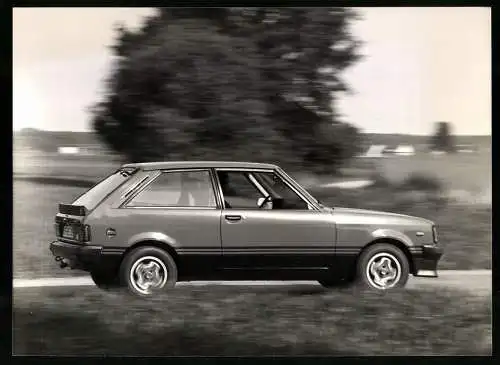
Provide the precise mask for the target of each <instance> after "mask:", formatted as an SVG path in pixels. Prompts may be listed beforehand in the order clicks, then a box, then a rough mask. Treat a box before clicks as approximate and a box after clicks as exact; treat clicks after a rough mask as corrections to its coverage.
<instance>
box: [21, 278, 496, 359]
mask: <svg viewBox="0 0 500 365" xmlns="http://www.w3.org/2000/svg"><path fill="white" fill-rule="evenodd" d="M13 307H14V309H13V325H14V332H13V336H14V346H13V349H14V354H16V355H21V354H23V355H24V354H46V355H49V354H50V355H137V356H144V355H151V356H162V355H172V356H179V355H183V356H189V355H192V356H211V355H213V356H232V355H234V356H255V355H257V356H261V355H289V356H297V355H489V354H490V353H491V328H492V327H491V305H490V302H489V301H488V300H487V299H486V298H483V297H476V296H465V295H464V294H463V293H460V292H455V291H444V290H439V291H433V290H424V291H422V290H419V291H416V290H413V291H412V290H405V291H396V292H392V293H385V294H379V293H372V292H359V291H356V290H353V289H351V290H341V291H326V290H323V289H322V288H311V287H278V288H269V287H261V288H255V287H250V288H248V287H246V288H245V287H231V288H230V289H229V288H227V287H217V286H213V287H191V288H188V287H180V288H176V289H174V290H173V291H171V292H169V293H168V294H165V295H163V296H161V297H158V298H156V299H155V300H150V301H144V300H140V299H136V298H130V297H127V298H126V299H125V298H123V296H122V295H121V294H108V293H103V292H100V291H99V290H98V289H96V288H78V289H66V290H63V289H61V288H54V289H29V290H27V289H22V290H16V291H15V293H14V305H13Z"/></svg>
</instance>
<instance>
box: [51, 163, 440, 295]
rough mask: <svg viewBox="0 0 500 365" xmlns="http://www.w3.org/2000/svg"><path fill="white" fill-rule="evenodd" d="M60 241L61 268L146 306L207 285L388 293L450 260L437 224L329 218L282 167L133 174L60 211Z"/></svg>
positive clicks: (364, 213)
mask: <svg viewBox="0 0 500 365" xmlns="http://www.w3.org/2000/svg"><path fill="white" fill-rule="evenodd" d="M55 232H56V240H55V241H54V242H52V243H50V250H51V252H52V254H53V255H54V257H55V260H56V261H57V262H58V263H59V265H60V266H61V267H62V268H64V267H67V266H69V267H71V268H73V269H79V270H84V271H88V272H90V275H91V277H92V279H93V281H94V283H95V284H96V285H97V286H98V287H99V288H101V289H104V290H111V289H118V288H125V289H128V291H129V292H130V293H132V294H135V295H138V296H143V297H149V296H153V295H155V294H156V293H158V292H160V291H162V290H165V289H166V288H169V287H173V286H174V285H175V283H176V282H177V281H196V280H317V281H319V283H320V284H321V285H323V286H324V287H334V286H338V285H345V284H350V283H356V284H360V285H362V286H365V287H368V288H373V289H377V290H387V289H391V288H396V287H403V286H404V285H405V284H406V282H407V280H408V277H409V275H410V274H411V275H415V276H430V277H437V276H438V274H437V265H438V261H439V259H440V258H441V256H442V253H443V252H442V248H441V246H439V245H438V237H437V232H436V226H435V225H434V223H433V222H431V221H428V220H426V219H422V218H417V217H411V216H405V215H399V214H393V213H385V212H377V211H369V210H359V209H349V208H340V207H326V206H324V205H323V204H321V203H320V202H319V201H318V200H317V199H315V198H314V197H313V196H311V195H310V194H309V193H308V192H307V191H306V190H305V189H304V188H303V187H301V186H300V185H299V184H298V183H297V182H296V181H295V180H294V179H293V178H291V177H290V176H289V175H288V174H286V173H285V172H284V171H283V170H282V169H281V168H279V167H278V166H276V165H271V164H262V163H251V162H210V161H203V162H201V161H198V162H197V161H182V162H155V163H136V164H127V165H123V166H122V167H121V168H120V169H118V170H117V171H115V172H114V173H113V174H111V175H110V176H108V177H107V178H105V179H104V180H102V181H101V182H99V183H98V184H97V185H95V186H94V187H92V188H91V189H90V190H88V191H87V192H86V193H84V194H83V195H82V196H80V197H79V198H77V199H76V200H75V201H74V202H73V203H72V204H59V212H58V213H57V215H56V217H55Z"/></svg>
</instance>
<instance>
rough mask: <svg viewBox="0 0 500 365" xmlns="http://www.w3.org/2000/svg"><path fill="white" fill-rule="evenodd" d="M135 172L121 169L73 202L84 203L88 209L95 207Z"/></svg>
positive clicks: (76, 203) (75, 203) (74, 203)
mask: <svg viewBox="0 0 500 365" xmlns="http://www.w3.org/2000/svg"><path fill="white" fill-rule="evenodd" d="M133 173H134V171H130V170H119V171H117V172H115V173H114V174H112V175H110V176H108V177H107V178H105V179H104V180H102V181H101V182H99V183H98V184H97V185H95V186H94V187H92V188H91V189H90V190H88V191H87V192H86V193H84V194H83V195H81V196H80V197H79V198H78V199H76V200H75V201H74V202H73V203H72V204H73V205H83V206H84V207H85V208H87V209H88V210H92V209H94V208H95V207H96V206H97V205H98V204H99V203H100V202H102V201H103V200H104V199H105V198H106V197H107V196H108V195H109V194H111V193H112V192H113V191H115V190H116V189H117V188H118V187H120V186H121V185H122V184H123V183H124V182H125V181H127V180H128V179H129V178H130V176H131V175H133Z"/></svg>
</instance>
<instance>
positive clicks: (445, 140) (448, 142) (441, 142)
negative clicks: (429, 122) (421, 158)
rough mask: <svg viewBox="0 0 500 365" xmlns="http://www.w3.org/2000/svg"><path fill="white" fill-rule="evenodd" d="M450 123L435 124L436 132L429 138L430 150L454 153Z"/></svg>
mask: <svg viewBox="0 0 500 365" xmlns="http://www.w3.org/2000/svg"><path fill="white" fill-rule="evenodd" d="M450 130H451V127H450V123H448V122H438V123H436V132H435V134H434V135H433V136H432V137H431V143H430V144H431V148H432V150H434V151H444V152H455V143H454V141H453V136H452V134H451V131H450Z"/></svg>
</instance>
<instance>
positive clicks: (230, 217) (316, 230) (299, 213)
mask: <svg viewBox="0 0 500 365" xmlns="http://www.w3.org/2000/svg"><path fill="white" fill-rule="evenodd" d="M217 177H218V180H219V182H220V185H221V188H222V195H223V200H224V207H223V210H222V216H221V238H222V257H223V266H224V267H225V268H227V269H230V268H234V269H240V268H248V269H285V268H290V269H291V268H294V269H306V268H309V269H311V268H314V269H316V268H318V269H319V268H324V267H326V266H328V265H329V264H331V262H332V261H333V255H334V248H335V224H334V222H333V216H332V215H331V214H330V213H325V212H321V211H318V210H314V209H313V208H311V207H310V206H309V205H308V203H307V202H306V201H305V200H304V199H303V198H302V197H301V196H299V194H297V193H296V192H295V191H294V190H293V189H292V188H291V187H290V186H289V185H288V184H287V183H286V182H285V181H283V180H282V179H281V177H280V176H279V175H278V174H277V173H275V172H274V171H264V170H246V171H235V170H218V171H217ZM268 196H270V198H272V199H269V198H268V199H266V198H267V197H268ZM259 198H260V199H259ZM268 200H269V201H268ZM259 205H260V206H259Z"/></svg>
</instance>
